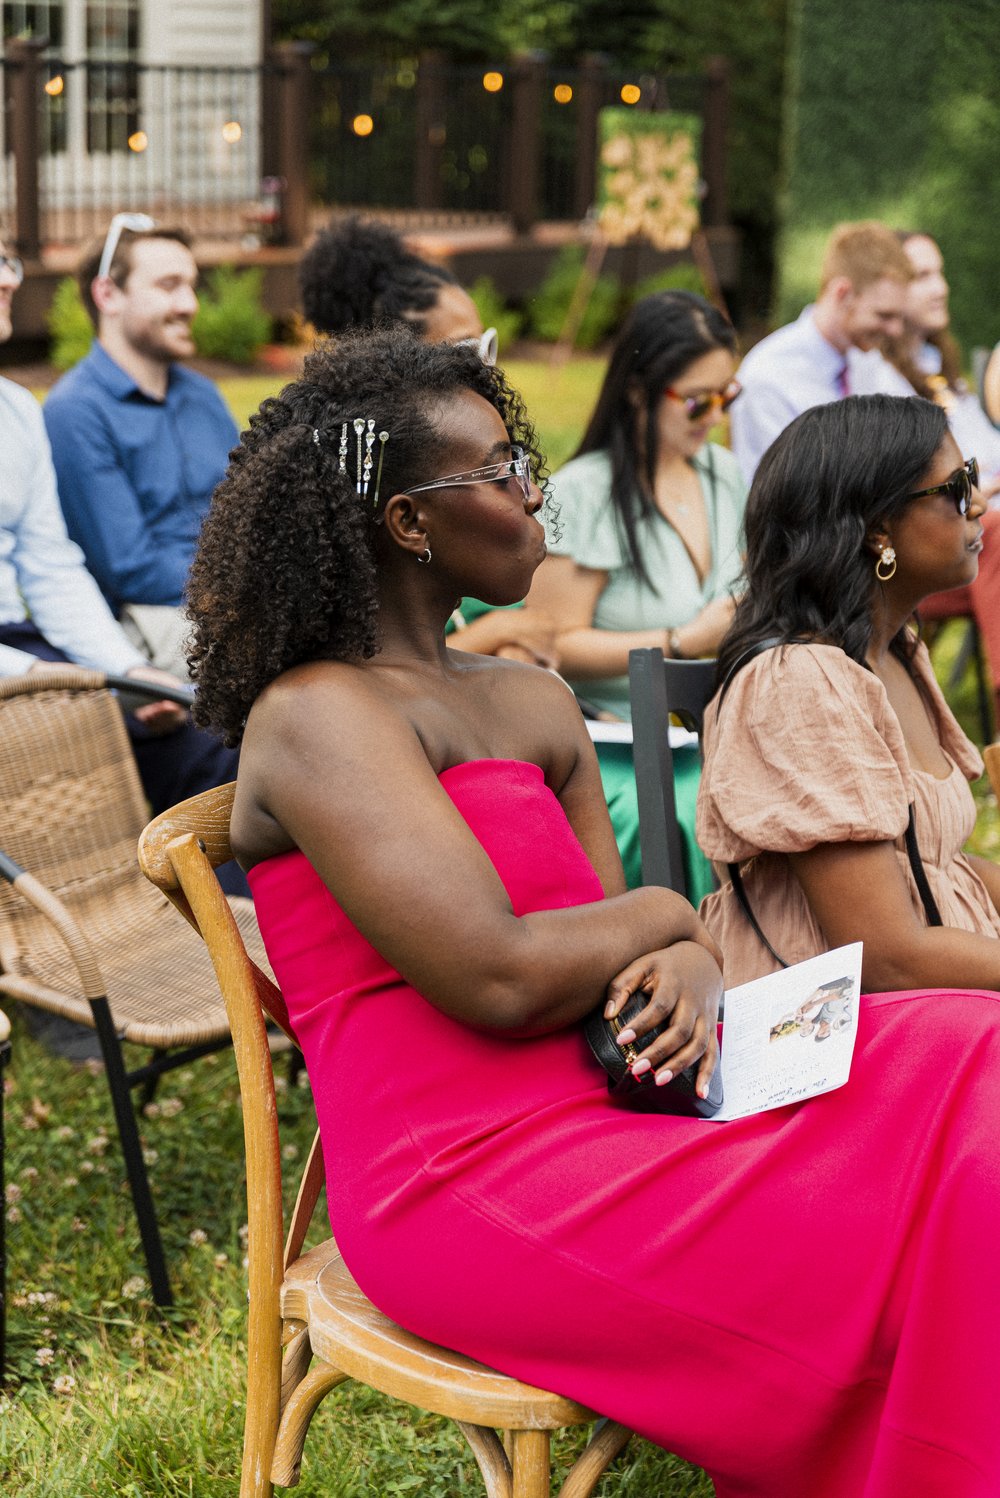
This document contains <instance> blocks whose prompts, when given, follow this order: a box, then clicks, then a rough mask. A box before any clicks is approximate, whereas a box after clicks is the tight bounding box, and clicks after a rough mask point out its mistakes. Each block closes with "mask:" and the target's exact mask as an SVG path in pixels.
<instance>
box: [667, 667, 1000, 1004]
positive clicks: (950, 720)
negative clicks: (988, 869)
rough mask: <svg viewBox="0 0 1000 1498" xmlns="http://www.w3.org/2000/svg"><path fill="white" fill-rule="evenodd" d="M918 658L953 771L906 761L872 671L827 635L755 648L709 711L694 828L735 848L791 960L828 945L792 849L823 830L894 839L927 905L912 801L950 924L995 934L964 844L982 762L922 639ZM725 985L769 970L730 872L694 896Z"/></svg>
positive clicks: (846, 836) (724, 851)
mask: <svg viewBox="0 0 1000 1498" xmlns="http://www.w3.org/2000/svg"><path fill="white" fill-rule="evenodd" d="M913 671H914V675H915V676H916V679H917V682H918V684H919V686H920V689H921V692H922V694H923V696H924V699H925V701H926V703H927V707H928V710H929V712H930V715H931V719H932V721H933V722H934V724H935V726H936V728H937V731H938V736H939V738H940V741H941V747H942V749H943V751H944V753H945V755H946V756H947V758H948V759H949V761H950V762H951V766H952V770H951V774H950V775H947V776H945V777H943V778H941V779H938V778H937V777H936V776H934V775H930V774H928V773H927V772H926V771H923V770H914V769H913V768H912V767H911V765H910V762H909V759H908V757H907V753H906V746H905V743H904V741H903V733H902V729H901V728H900V725H899V719H898V718H897V717H896V714H895V713H894V712H893V710H892V708H891V706H890V705H889V699H888V697H887V695H886V691H885V688H884V687H883V685H882V683H881V682H880V681H879V679H878V677H877V676H876V675H875V674H874V673H873V672H871V671H868V670H866V669H865V668H864V667H863V666H859V665H858V664H857V663H856V662H855V661H852V660H851V659H850V658H849V657H848V656H846V655H845V654H844V652H843V651H842V650H839V649H838V648H837V647H836V646H833V645H788V646H782V647H779V648H777V649H775V650H769V651H766V652H765V653H763V654H761V655H759V656H757V657H756V658H755V659H754V660H752V661H750V662H749V663H748V664H747V665H746V666H744V667H743V669H742V670H741V671H739V672H738V673H737V674H736V676H735V677H734V678H733V680H732V683H731V685H730V687H729V690H728V691H727V693H726V697H725V701H724V703H723V704H722V707H721V710H720V708H719V703H718V699H717V698H716V699H715V700H714V701H713V702H712V703H711V704H710V706H709V708H708V711H707V713H706V716H705V735H704V742H705V768H704V771H703V773H702V778H701V787H700V790H699V793H698V816H697V837H698V842H699V844H700V846H701V847H702V849H703V851H704V852H705V853H706V854H707V855H708V857H709V858H711V859H714V860H716V861H718V862H719V863H723V864H725V863H733V862H738V863H739V864H740V865H741V871H742V874H743V882H744V885H745V887H746V892H747V895H748V897H749V900H750V905H751V908H752V910H753V912H754V915H755V916H756V917H757V920H758V922H759V923H760V926H761V929H762V930H763V931H764V933H765V935H766V936H767V938H768V940H769V941H770V943H771V945H772V946H773V947H774V948H775V950H776V951H777V952H778V953H780V955H781V956H782V957H783V958H784V959H785V961H786V962H800V961H802V960H803V959H804V958H806V957H814V956H815V955H816V953H817V952H822V951H824V950H825V949H826V947H827V946H828V945H829V944H828V943H827V942H826V941H825V940H824V938H823V934H822V932H821V931H820V928H819V926H818V925H817V923H816V921H815V919H814V917H813V915H812V912H811V911H810V909H809V906H808V905H807V903H806V899H805V896H804V895H803V893H802V889H801V887H800V885H799V883H798V881H797V880H796V878H795V875H794V874H793V872H792V867H791V864H790V862H789V859H788V857H787V855H788V854H790V853H801V852H804V851H805V850H806V849H807V848H814V847H817V846H818V845H820V844H823V843H844V842H855V843H865V842H888V841H892V842H894V843H895V845H896V853H897V857H898V859H899V865H900V868H901V870H902V872H903V875H904V878H905V879H906V881H907V884H908V886H909V888H910V896H911V899H912V900H913V904H914V908H915V909H916V910H917V912H918V914H919V916H920V919H921V921H923V920H924V919H925V916H924V911H923V906H922V904H921V902H920V896H919V894H918V893H917V888H916V885H915V884H914V881H913V876H912V874H911V871H910V865H909V861H908V859H907V856H906V845H905V843H904V839H903V834H904V832H905V830H906V824H907V818H908V807H909V805H910V802H912V803H913V806H914V815H915V819H916V828H917V840H918V842H919V844H920V854H921V858H922V860H923V863H924V868H925V870H926V872H927V880H928V883H929V884H930V887H931V891H932V893H933V895H934V898H935V900H936V901H937V905H938V909H939V910H940V912H941V919H942V921H943V923H944V924H945V925H946V926H955V927H958V928H960V929H962V930H965V931H978V932H981V933H983V934H985V935H988V936H997V935H1000V915H998V913H997V911H996V910H995V909H994V906H993V903H992V901H991V900H990V897H989V895H988V894H987V892H986V887H985V885H984V884H983V882H982V880H981V879H980V878H979V875H978V874H977V873H976V872H975V869H974V868H973V866H972V864H970V862H969V860H968V859H967V858H966V857H965V855H964V854H963V853H962V851H961V849H962V845H963V844H964V843H965V841H966V839H967V838H968V837H969V835H970V833H971V832H972V829H973V827H974V825H975V820H976V807H975V802H974V800H973V798H972V792H971V791H970V790H969V786H968V781H969V780H975V779H977V778H978V776H980V775H981V774H982V773H983V763H982V760H981V758H980V756H979V753H978V751H977V750H976V749H975V747H974V746H973V745H972V744H971V743H970V742H969V740H968V739H967V738H966V737H965V734H964V733H963V732H962V730H961V728H959V726H958V724H957V723H956V721H955V718H954V716H953V715H952V713H951V711H950V709H949V707H948V705H947V703H946V702H945V700H944V698H943V696H942V695H941V690H940V688H939V687H938V684H937V682H936V680H935V678H934V673H933V670H932V667H931V663H930V657H929V656H928V654H927V650H926V648H925V647H924V646H923V645H920V646H918V648H917V653H916V655H915V657H914V660H913ZM701 915H702V919H703V920H704V921H705V923H706V925H707V926H708V929H709V930H710V931H711V933H712V935H713V936H714V937H715V939H716V941H717V942H719V944H720V946H721V947H722V950H723V953H724V954H725V960H726V985H727V987H732V986H733V985H735V984H737V983H745V982H747V981H748V980H749V979H751V978H758V977H760V976H761V974H763V973H770V972H774V971H775V970H776V968H777V964H776V963H775V962H774V960H773V959H772V957H771V955H770V953H769V952H767V950H766V949H765V948H764V947H763V946H762V945H761V943H760V941H759V940H758V938H757V937H756V935H755V934H754V932H753V930H752V929H751V927H750V925H749V923H748V921H747V919H746V917H745V916H744V914H743V912H742V910H741V909H740V907H739V905H738V904H737V901H736V898H735V895H734V893H733V889H732V886H731V885H730V884H729V883H728V882H727V883H726V884H724V885H723V887H722V888H721V889H720V890H717V891H716V892H715V893H714V894H711V895H708V896H707V897H706V898H705V899H704V900H703V901H702V905H701Z"/></svg>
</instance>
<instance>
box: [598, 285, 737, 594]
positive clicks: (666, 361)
mask: <svg viewBox="0 0 1000 1498" xmlns="http://www.w3.org/2000/svg"><path fill="white" fill-rule="evenodd" d="M717 348H722V349H727V350H728V351H729V352H730V353H735V351H736V333H735V331H734V329H733V326H732V324H731V323H730V322H729V321H728V320H727V319H726V318H725V317H724V316H723V315H722V313H721V312H720V311H719V310H718V309H717V308H716V307H713V306H712V304H711V302H706V301H705V298H704V297H700V296H696V295H695V294H694V292H691V291H657V292H654V293H653V294H652V296H644V297H642V298H641V300H640V301H638V302H636V304H635V306H634V307H633V308H632V309H631V311H630V312H629V314H628V316H627V317H626V318H625V321H624V322H623V323H622V326H621V328H620V330H619V333H618V337H617V338H616V339H615V346H614V348H613V349H612V351H611V359H610V361H609V363H608V368H607V373H606V374H605V376H604V384H603V385H602V386H601V393H600V395H599V396H598V397H597V405H596V406H595V407H594V413H593V415H592V416H591V418H590V423H589V425H588V427H587V430H586V431H585V433H584V435H583V441H582V442H581V443H580V446H579V447H578V448H577V451H576V453H575V455H574V456H576V457H580V456H581V455H582V454H583V453H592V452H602V451H607V452H608V454H609V455H610V458H611V504H612V507H613V509H614V512H615V516H616V519H617V522H618V526H619V529H620V531H621V534H622V537H623V539H624V541H625V545H626V550H627V553H628V559H629V566H630V567H631V569H632V571H633V572H634V573H635V574H636V576H637V577H639V578H641V579H642V581H643V582H644V583H645V584H646V585H647V586H648V587H651V588H653V589H654V591H655V584H654V582H653V580H652V578H651V577H650V576H649V574H648V572H647V570H646V565H645V562H644V560H643V556H642V550H641V547H640V543H639V537H638V526H639V522H640V520H643V519H645V518H646V517H647V516H649V515H651V514H652V513H653V509H654V505H653V480H654V477H655V474H656V464H657V460H658V458H659V437H658V431H657V428H658V423H657V420H656V414H657V410H658V408H659V405H660V401H661V400H662V399H663V392H664V390H665V389H666V387H667V386H668V385H672V384H673V383H674V382H675V380H678V379H679V378H680V377H681V375H683V373H684V371H685V370H686V369H687V368H688V366H689V365H690V364H693V363H694V361H695V360H696V359H700V358H701V356H702V355H703V354H708V353H711V351H712V350H713V349H717Z"/></svg>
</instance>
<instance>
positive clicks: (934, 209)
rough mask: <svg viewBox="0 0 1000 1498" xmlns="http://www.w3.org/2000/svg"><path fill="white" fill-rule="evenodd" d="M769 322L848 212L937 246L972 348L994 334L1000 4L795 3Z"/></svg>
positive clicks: (953, 0) (804, 289)
mask: <svg viewBox="0 0 1000 1498" xmlns="http://www.w3.org/2000/svg"><path fill="white" fill-rule="evenodd" d="M789 22H790V26H789V37H790V41H789V61H788V72H787V93H786V105H787V107H786V114H785V136H786V138H785V163H786V174H785V182H786V187H785V198H784V203H783V210H784V211H783V215H782V217H783V225H784V227H783V230H782V235H781V246H780V254H779V257H778V263H779V267H780V270H779V278H778V286H777V298H776V307H775V317H776V319H777V320H778V321H780V322H785V321H787V320H788V319H789V318H791V317H794V316H795V315H796V314H797V313H798V312H799V311H800V309H801V308H802V307H803V306H804V304H805V303H806V302H807V301H810V300H811V299H812V297H813V295H814V294H815V290H816V283H817V278H818V271H819V264H820V259H821V256H822V251H823V245H824V242H825V240H826V237H827V235H828V233H829V232H830V230H831V229H832V228H833V226H834V225H835V224H837V223H839V222H841V221H842V220H844V219H859V218H879V219H882V220H884V221H885V222H886V223H887V224H890V225H891V226H892V227H893V228H912V229H923V230H926V231H927V232H928V233H929V234H931V235H933V236H934V238H935V239H936V240H937V241H938V243H939V244H940V246H941V250H942V253H943V255H944V259H945V267H946V273H947V275H948V279H949V281H950V283H951V289H952V298H951V311H952V324H953V328H954V331H955V333H956V336H957V337H958V338H959V340H960V342H961V343H962V345H963V348H964V349H965V350H966V353H968V351H969V349H971V348H972V347H973V346H974V345H976V344H993V343H994V342H996V340H997V339H998V338H1000V0H878V3H873V0H837V3H836V4H835V5H834V4H831V3H830V0H791V5H790V15H789Z"/></svg>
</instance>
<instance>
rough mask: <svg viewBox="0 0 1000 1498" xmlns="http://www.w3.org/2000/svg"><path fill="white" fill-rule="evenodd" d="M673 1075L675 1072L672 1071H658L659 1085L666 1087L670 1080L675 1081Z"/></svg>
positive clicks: (657, 1082) (657, 1083) (657, 1080)
mask: <svg viewBox="0 0 1000 1498" xmlns="http://www.w3.org/2000/svg"><path fill="white" fill-rule="evenodd" d="M673 1076H674V1074H673V1072H672V1071H658V1072H657V1073H656V1085H657V1087H665V1086H666V1085H667V1083H668V1082H671V1081H673Z"/></svg>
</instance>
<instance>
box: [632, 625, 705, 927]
mask: <svg viewBox="0 0 1000 1498" xmlns="http://www.w3.org/2000/svg"><path fill="white" fill-rule="evenodd" d="M715 667H716V663H715V661H714V660H709V661H676V660H665V659H664V657H663V652H662V650H632V651H630V652H629V658H628V674H629V690H630V694H631V698H632V755H633V761H634V764H635V784H636V792H637V797H638V803H639V847H640V850H641V853H642V882H643V883H644V884H662V885H665V886H666V887H667V888H668V889H673V890H676V891H677V893H678V894H680V895H684V897H685V898H687V894H688V888H687V877H686V875H685V872H684V859H683V856H682V851H681V835H680V827H679V826H678V823H677V803H676V800H675V798H674V757H673V752H672V751H671V748H670V735H669V728H670V715H671V713H673V714H674V715H675V717H677V718H679V719H680V721H681V722H682V723H683V725H684V727H685V728H688V729H690V731H691V732H692V733H696V734H697V735H698V737H699V739H700V738H701V730H702V721H703V719H704V715H705V708H706V707H707V706H708V703H709V700H710V699H711V697H712V696H713V695H714V692H715Z"/></svg>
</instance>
